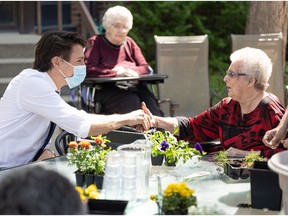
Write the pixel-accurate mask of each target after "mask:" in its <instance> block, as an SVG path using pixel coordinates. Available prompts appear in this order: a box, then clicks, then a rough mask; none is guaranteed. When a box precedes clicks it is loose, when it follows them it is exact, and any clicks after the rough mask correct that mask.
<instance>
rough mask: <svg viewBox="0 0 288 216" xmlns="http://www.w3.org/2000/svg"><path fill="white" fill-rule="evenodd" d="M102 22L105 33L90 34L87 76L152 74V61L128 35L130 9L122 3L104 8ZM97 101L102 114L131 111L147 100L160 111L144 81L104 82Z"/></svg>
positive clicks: (151, 106)
mask: <svg viewBox="0 0 288 216" xmlns="http://www.w3.org/2000/svg"><path fill="white" fill-rule="evenodd" d="M102 25H103V28H104V30H105V33H104V35H96V36H93V37H91V38H90V39H89V41H88V46H87V48H86V50H85V63H86V66H87V77H88V78H93V77H137V76H139V75H144V74H149V73H150V70H149V65H148V63H147V61H146V60H145V58H144V56H143V54H142V52H141V50H140V48H139V46H138V45H137V44H136V42H135V41H134V40H133V39H132V38H131V37H129V36H127V35H128V32H129V31H130V30H131V29H132V25H133V16H132V14H131V12H130V11H129V10H128V9H127V8H125V7H123V6H114V7H111V8H109V9H108V10H107V11H106V12H105V14H104V16H103V21H102ZM95 101H96V102H97V103H99V104H100V106H101V110H100V113H103V114H113V113H122V114H123V113H128V112H130V111H132V110H136V109H139V108H141V101H144V102H145V103H146V104H147V107H148V108H149V109H150V110H151V112H152V113H153V114H154V115H158V116H159V115H161V111H160V109H159V106H158V102H157V100H156V99H155V97H154V95H153V94H152V93H151V92H150V91H149V90H148V88H147V86H146V84H145V82H139V83H135V82H121V83H119V82H118V83H114V84H105V85H103V86H102V87H101V89H99V90H97V94H96V95H95ZM98 107H99V106H98Z"/></svg>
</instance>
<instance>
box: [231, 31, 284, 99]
mask: <svg viewBox="0 0 288 216" xmlns="http://www.w3.org/2000/svg"><path fill="white" fill-rule="evenodd" d="M231 38H232V52H234V51H235V50H238V49H240V48H244V47H247V46H249V47H254V48H258V49H261V50H263V51H264V52H265V53H266V54H267V55H268V56H269V58H271V60H272V62H273V72H272V75H271V77H270V80H269V84H270V86H269V87H268V89H267V90H268V91H269V92H272V93H273V94H275V95H276V96H277V97H278V98H279V99H280V100H281V102H282V103H283V104H286V101H285V96H284V95H285V93H284V92H285V88H284V68H283V52H282V43H283V37H282V33H281V32H280V33H272V34H258V35H236V34H231Z"/></svg>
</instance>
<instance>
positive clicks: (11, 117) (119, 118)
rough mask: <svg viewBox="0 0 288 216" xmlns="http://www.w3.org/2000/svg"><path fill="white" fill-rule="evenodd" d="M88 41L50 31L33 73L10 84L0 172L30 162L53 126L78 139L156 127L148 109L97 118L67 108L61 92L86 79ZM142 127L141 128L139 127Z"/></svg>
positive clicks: (0, 135) (0, 130) (2, 114)
mask: <svg viewBox="0 0 288 216" xmlns="http://www.w3.org/2000/svg"><path fill="white" fill-rule="evenodd" d="M84 47H85V40H84V39H82V38H81V37H80V36H79V35H77V34H76V33H71V32H46V33H45V34H44V35H43V36H42V38H41V39H40V40H39V42H38V43H37V45H36V49H35V61H34V64H33V69H31V68H29V69H25V70H23V71H22V72H21V73H20V74H19V75H17V76H16V77H14V78H13V80H12V81H11V82H10V83H9V85H8V87H7V89H6V91H5V93H4V95H3V97H2V98H1V100H0V168H2V169H3V168H9V167H13V166H18V165H22V164H26V163H28V162H30V161H31V160H32V159H33V158H34V157H35V155H36V153H37V152H38V151H39V149H41V147H42V146H43V144H44V141H45V138H46V137H47V134H48V131H49V125H50V122H51V121H52V122H54V123H56V124H57V125H58V126H59V127H60V128H62V129H64V130H66V131H68V132H70V133H73V134H75V135H76V136H78V137H87V136H92V135H93V136H95V135H98V134H103V133H106V132H109V131H111V130H114V129H117V128H120V127H122V126H124V125H129V126H137V125H141V127H142V128H144V129H145V130H147V129H149V128H150V127H151V125H152V123H151V118H150V117H149V116H148V115H146V114H145V113H144V112H143V110H136V111H133V112H131V113H127V114H123V115H118V114H113V115H97V114H90V113H86V112H85V111H83V110H77V109H76V108H74V107H72V106H70V105H69V104H67V103H66V102H65V101H64V100H63V99H62V98H61V97H60V95H59V94H57V93H56V91H59V90H60V89H61V88H62V87H63V86H65V85H68V86H69V87H70V88H74V87H75V86H77V85H79V84H80V83H81V82H83V80H84V78H85V76H86V66H85V64H84V54H83V48H84ZM139 128H140V127H139Z"/></svg>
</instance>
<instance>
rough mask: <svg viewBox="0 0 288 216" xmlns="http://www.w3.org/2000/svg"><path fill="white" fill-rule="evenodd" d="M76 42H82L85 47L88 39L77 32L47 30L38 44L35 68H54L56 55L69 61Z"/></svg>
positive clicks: (39, 69)
mask: <svg viewBox="0 0 288 216" xmlns="http://www.w3.org/2000/svg"><path fill="white" fill-rule="evenodd" d="M75 44H80V45H81V46H82V47H83V48H84V47H85V45H86V40H84V39H83V38H82V37H81V36H80V35H79V34H77V33H75V32H66V31H48V32H45V33H44V34H43V36H42V38H41V39H40V40H39V41H38V43H37V44H36V48H35V61H34V64H33V69H36V70H38V71H41V72H46V71H48V70H49V69H51V68H52V63H51V59H52V58H53V57H54V56H60V57H61V58H63V59H64V60H66V61H69V60H70V55H71V49H72V47H73V45H75Z"/></svg>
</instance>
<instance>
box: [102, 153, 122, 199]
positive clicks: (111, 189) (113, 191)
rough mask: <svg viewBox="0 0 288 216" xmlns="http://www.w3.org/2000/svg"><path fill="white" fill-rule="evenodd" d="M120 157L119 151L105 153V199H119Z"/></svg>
mask: <svg viewBox="0 0 288 216" xmlns="http://www.w3.org/2000/svg"><path fill="white" fill-rule="evenodd" d="M120 173H121V158H120V154H119V152H116V151H112V152H109V153H108V154H107V162H106V169H105V176H104V189H105V199H111V200H117V199H121V175H120Z"/></svg>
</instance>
